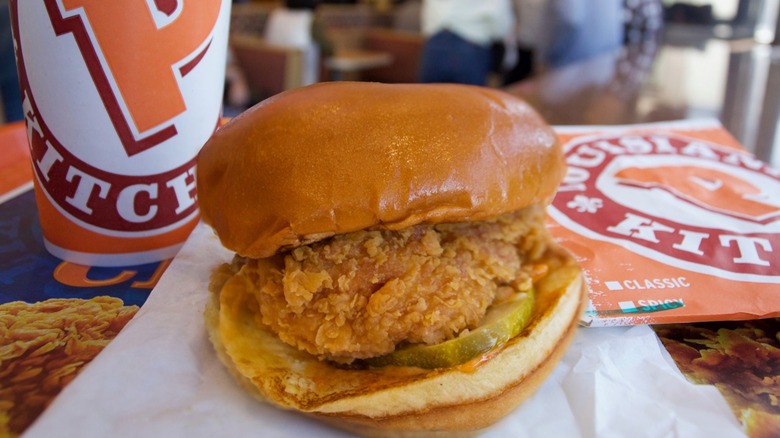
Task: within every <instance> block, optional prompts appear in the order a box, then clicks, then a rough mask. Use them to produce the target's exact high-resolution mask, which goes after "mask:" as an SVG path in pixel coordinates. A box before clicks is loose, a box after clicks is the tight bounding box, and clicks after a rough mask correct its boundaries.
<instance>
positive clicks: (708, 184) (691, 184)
mask: <svg viewBox="0 0 780 438" xmlns="http://www.w3.org/2000/svg"><path fill="white" fill-rule="evenodd" d="M615 176H616V177H618V178H621V179H623V180H625V181H626V182H629V183H631V184H636V185H641V186H643V187H654V188H660V189H663V190H666V191H668V192H670V193H672V194H674V195H675V196H678V197H680V198H682V199H684V200H686V201H688V202H692V203H694V204H697V205H700V206H703V207H706V208H709V209H712V210H716V211H722V212H728V213H731V214H733V215H736V216H743V217H750V218H753V219H761V218H765V217H767V216H770V215H773V214H777V213H780V198H778V197H777V196H775V199H772V198H771V197H770V195H769V194H768V193H765V192H764V191H762V190H761V189H760V188H759V187H756V186H755V185H753V184H752V183H751V182H749V181H745V180H743V179H742V178H739V177H736V176H734V175H731V174H729V173H726V172H722V171H720V170H717V169H711V168H706V167H699V166H661V167H652V168H639V167H629V168H625V169H621V170H620V171H619V172H617V174H616V175H615Z"/></svg>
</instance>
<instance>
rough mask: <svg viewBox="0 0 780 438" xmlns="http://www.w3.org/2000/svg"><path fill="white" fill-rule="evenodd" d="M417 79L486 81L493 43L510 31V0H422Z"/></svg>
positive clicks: (465, 81)
mask: <svg viewBox="0 0 780 438" xmlns="http://www.w3.org/2000/svg"><path fill="white" fill-rule="evenodd" d="M421 14H422V15H421V21H422V31H423V34H424V35H425V36H426V40H425V43H424V46H423V52H422V59H421V68H420V82H428V83H430V82H455V83H463V84H472V85H486V84H487V82H488V77H489V75H490V71H491V67H492V66H493V65H494V63H493V54H494V51H493V50H492V49H493V48H494V43H496V42H502V41H504V40H505V39H506V36H507V35H508V34H509V33H510V32H511V31H512V25H513V22H514V16H513V14H512V5H511V1H510V0H480V1H475V0H423V3H422V13H421Z"/></svg>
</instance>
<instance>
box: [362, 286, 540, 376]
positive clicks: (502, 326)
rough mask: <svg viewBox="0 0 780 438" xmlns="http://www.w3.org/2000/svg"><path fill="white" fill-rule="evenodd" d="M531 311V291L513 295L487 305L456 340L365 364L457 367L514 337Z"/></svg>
mask: <svg viewBox="0 0 780 438" xmlns="http://www.w3.org/2000/svg"><path fill="white" fill-rule="evenodd" d="M533 308H534V292H533V290H529V291H528V292H525V293H517V294H514V295H513V296H512V298H510V299H509V300H507V301H504V302H502V303H500V304H496V305H493V306H491V307H490V308H489V309H488V311H487V313H486V314H485V317H484V318H483V319H482V322H481V323H480V325H479V326H478V327H477V328H475V329H474V330H471V331H469V332H468V333H464V334H461V335H460V336H458V337H457V338H454V339H450V340H448V341H444V342H441V343H439V344H434V345H423V344H416V345H412V346H409V347H406V348H401V349H399V350H396V351H394V352H392V353H389V354H386V355H384V356H379V357H374V358H370V359H366V361H365V362H366V363H367V364H368V365H369V366H373V367H382V366H388V365H396V366H407V367H418V368H426V369H433V368H445V367H452V366H456V365H460V364H463V363H466V362H468V361H470V360H471V359H474V358H475V357H477V356H479V355H481V354H483V353H485V352H487V351H490V350H491V349H493V348H496V347H499V346H501V345H503V344H505V343H506V342H507V341H509V340H510V339H512V338H513V337H515V336H517V335H518V334H519V333H520V332H521V331H522V330H523V329H524V328H525V326H527V325H528V323H529V322H530V320H531V315H532V314H533Z"/></svg>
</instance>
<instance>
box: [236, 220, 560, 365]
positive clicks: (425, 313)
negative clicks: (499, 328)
mask: <svg viewBox="0 0 780 438" xmlns="http://www.w3.org/2000/svg"><path fill="white" fill-rule="evenodd" d="M544 233H546V231H544V209H543V208H542V207H531V208H527V209H524V210H521V211H519V212H515V213H511V214H506V215H502V216H499V217H498V218H496V219H494V220H490V221H485V222H473V223H457V224H439V225H419V226H415V227H411V228H408V229H404V230H401V231H358V232H355V233H350V234H345V235H340V236H336V237H334V238H332V239H330V240H328V241H324V242H319V243H316V244H313V245H310V246H303V247H299V248H296V249H294V250H292V251H291V252H288V253H283V254H279V255H276V256H274V257H271V258H268V259H259V260H248V261H246V265H245V266H244V267H243V269H242V270H241V273H240V274H239V275H247V276H250V278H249V280H250V281H249V282H248V283H249V284H252V285H253V288H254V289H253V290H252V294H253V295H254V298H255V299H256V301H257V304H258V308H259V312H257V313H256V315H257V316H256V318H257V319H258V322H262V323H263V324H265V325H267V326H269V327H270V328H271V329H272V330H273V331H275V332H276V333H277V334H278V335H279V337H280V338H281V339H282V340H283V341H284V342H286V343H288V344H290V345H293V346H296V347H297V348H299V349H301V350H304V351H307V352H309V353H311V354H314V355H317V356H319V357H322V358H327V359H330V360H335V361H340V362H351V361H352V360H354V359H359V358H368V357H374V356H379V355H382V354H386V353H389V352H392V351H393V350H394V349H395V347H396V345H397V344H399V343H402V342H408V343H426V344H435V343H439V342H441V341H444V340H446V339H451V338H453V337H455V336H457V335H458V334H459V333H460V332H462V331H463V330H465V329H468V328H473V327H475V326H476V325H477V324H478V322H479V321H480V320H481V319H482V317H483V316H484V315H485V311H486V309H487V308H488V306H489V305H490V304H491V303H493V301H494V300H495V299H496V298H497V297H500V296H502V295H506V294H508V293H511V292H512V291H515V290H526V289H528V288H530V287H531V280H530V275H529V272H528V269H530V268H526V269H524V268H523V265H524V263H525V262H526V261H528V260H533V259H534V258H535V257H537V256H538V255H540V254H541V252H542V251H543V249H544V243H543V242H544V238H543V236H544V235H545V234H544Z"/></svg>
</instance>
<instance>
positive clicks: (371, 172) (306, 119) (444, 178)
mask: <svg viewBox="0 0 780 438" xmlns="http://www.w3.org/2000/svg"><path fill="white" fill-rule="evenodd" d="M564 170H565V169H564V163H563V153H562V150H561V147H560V146H559V144H558V142H557V138H556V136H555V133H554V132H553V131H552V129H551V128H550V127H549V126H548V125H547V124H546V123H545V122H544V121H543V120H542V119H541V117H539V115H538V114H536V112H534V111H533V110H532V109H531V107H529V106H528V105H527V104H526V103H525V102H524V101H522V100H520V99H519V98H517V97H514V96H512V95H510V94H507V93H504V92H501V91H498V90H495V89H489V88H483V87H474V86H467V85H450V84H447V85H444V84H436V85H431V84H425V85H423V84H378V83H365V82H330V83H321V84H315V85H312V86H308V87H303V88H299V89H295V90H291V91H288V92H284V93H281V94H279V95H277V96H274V97H272V98H270V99H267V100H265V101H263V102H261V103H259V104H257V105H256V106H254V107H252V108H251V109H249V110H247V111H245V112H244V113H243V114H241V115H239V116H238V117H236V118H234V119H233V120H231V121H230V122H229V123H228V124H226V125H225V126H224V127H222V128H221V129H219V130H218V131H217V132H216V133H215V134H214V136H213V137H212V138H211V139H210V140H209V141H208V142H207V143H206V145H205V146H204V147H203V149H202V150H201V152H200V156H199V159H198V177H197V186H198V199H199V203H200V208H201V213H202V216H203V220H204V221H205V222H206V223H207V224H209V225H211V226H212V228H213V229H214V230H215V232H216V233H217V235H218V236H219V238H220V240H221V241H222V244H223V245H224V246H225V247H226V248H228V249H230V250H232V251H235V252H237V253H238V254H240V255H242V256H246V257H252V258H261V257H268V256H271V255H273V254H275V253H276V252H277V251H279V250H280V249H286V248H291V247H295V246H299V245H302V244H307V243H310V242H313V241H317V240H320V239H323V238H326V237H329V236H332V235H335V234H342V233H348V232H353V231H358V230H361V229H366V228H375V229H403V228H406V227H409V226H412V225H416V224H419V223H440V222H461V221H474V220H484V219H487V218H490V217H493V216H496V215H499V214H502V213H506V212H509V211H514V210H517V209H519V208H523V207H526V206H528V205H531V204H534V203H537V202H546V201H548V200H549V199H551V198H552V195H553V194H554V192H555V190H556V189H557V187H558V185H559V183H560V181H561V179H562V178H563V174H564Z"/></svg>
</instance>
